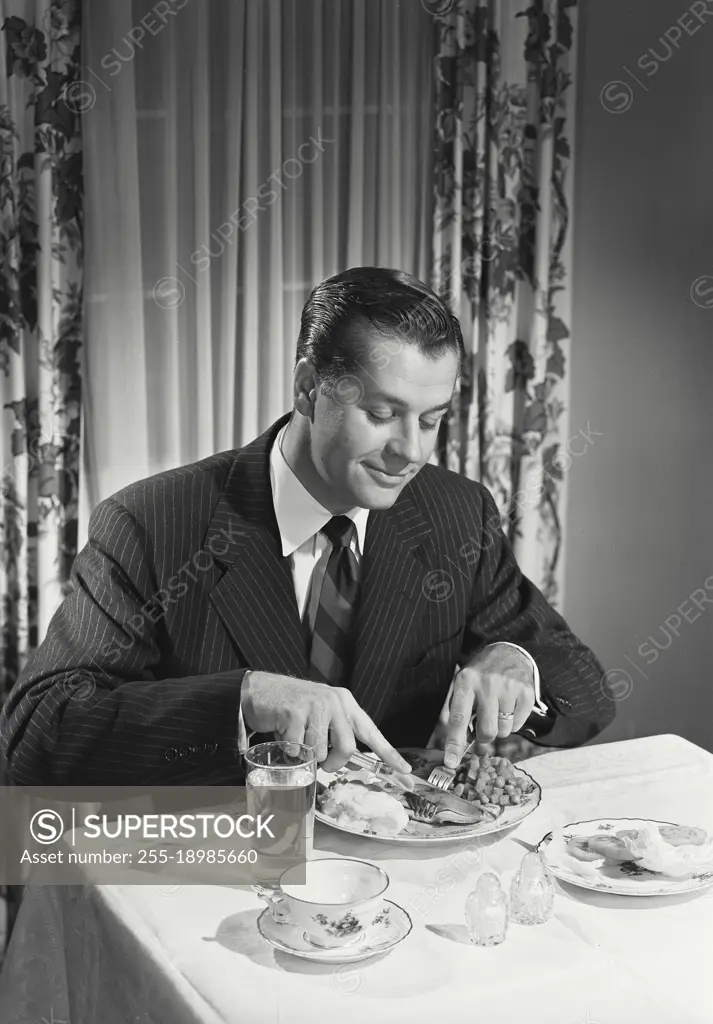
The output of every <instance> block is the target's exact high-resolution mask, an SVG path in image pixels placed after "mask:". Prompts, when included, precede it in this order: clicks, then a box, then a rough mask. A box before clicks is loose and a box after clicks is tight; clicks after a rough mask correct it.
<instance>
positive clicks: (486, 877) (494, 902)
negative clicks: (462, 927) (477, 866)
mask: <svg viewBox="0 0 713 1024" xmlns="http://www.w3.org/2000/svg"><path fill="white" fill-rule="evenodd" d="M465 923H466V926H467V928H468V935H469V936H470V941H471V942H472V943H474V944H475V945H476V946H497V945H498V944H499V943H500V942H502V941H503V940H504V938H505V933H506V931H507V927H508V901H507V896H506V895H505V893H504V892H503V890H502V888H501V886H500V880H499V879H498V877H497V875H494V874H492V872H490V871H488V872H486V873H485V874H483V875H481V876H480V878H479V879H478V881H477V882H476V885H475V889H474V890H473V892H472V893H471V894H470V896H468V898H467V899H466V901H465Z"/></svg>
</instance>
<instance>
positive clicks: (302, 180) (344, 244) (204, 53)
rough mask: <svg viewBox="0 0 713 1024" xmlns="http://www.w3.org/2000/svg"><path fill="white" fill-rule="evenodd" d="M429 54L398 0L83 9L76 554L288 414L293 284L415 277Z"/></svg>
mask: <svg viewBox="0 0 713 1024" xmlns="http://www.w3.org/2000/svg"><path fill="white" fill-rule="evenodd" d="M434 38H435V26H434V20H433V17H432V16H431V15H430V14H429V12H428V11H427V10H425V9H424V7H423V6H422V5H421V4H420V3H417V2H416V3H399V2H396V0H328V2H327V0H201V2H200V3H188V2H187V0H174V2H170V3H163V4H154V5H153V6H151V5H150V4H149V3H147V2H141V3H139V2H136V0H135V2H133V3H132V2H131V0H87V2H86V3H85V7H84V54H85V68H84V89H85V93H86V102H85V110H84V115H83V116H84V125H83V127H84V132H85V150H86V157H85V159H86V179H87V187H86V193H87V200H86V203H87V206H86V250H87V269H86V282H85V288H86V353H85V364H84V372H85V415H86V422H85V434H84V437H85V445H84V475H83V489H82V503H81V513H82V514H81V519H80V542H83V541H84V539H85V537H86V526H87V522H88V514H89V512H90V510H91V508H92V507H93V506H94V505H95V504H96V503H97V502H98V501H99V500H101V499H102V498H104V497H106V496H107V495H108V494H110V493H112V492H113V491H115V490H116V489H117V488H119V487H121V486H123V485H125V484H127V483H129V482H131V481H133V480H137V479H140V478H142V477H145V476H148V475H150V474H153V473H156V472H159V471H161V470H163V469H166V468H169V467H174V466H177V465H180V464H182V463H187V462H191V461H194V460H196V459H200V458H203V457H205V456H207V455H209V454H211V453H213V452H216V451H222V450H226V449H229V448H233V447H237V446H239V445H242V444H245V443H246V442H248V441H250V440H251V439H252V438H253V437H255V436H256V435H257V434H258V433H259V432H260V431H262V430H264V429H265V428H266V427H267V426H268V425H269V423H271V422H272V421H273V420H274V419H275V418H277V417H278V416H279V415H280V414H282V413H283V412H284V411H286V410H287V409H288V408H289V407H290V405H291V373H292V364H293V358H294V348H295V342H296V338H297V333H298V329H299V316H300V312H301V309H302V305H303V304H304V302H305V300H306V298H307V295H308V293H309V291H310V289H311V287H312V286H313V285H314V284H315V283H317V282H318V281H319V280H321V279H323V278H325V277H328V276H329V275H330V274H334V273H337V272H338V271H340V270H343V269H345V268H346V267H349V266H358V265H363V264H375V265H382V266H394V267H400V268H402V269H404V270H406V271H409V272H411V273H414V274H416V275H418V276H419V277H421V278H425V279H427V278H428V277H429V274H430V256H431V237H432V215H433V204H432V201H431V188H432V185H431V183H432V174H431V165H432V150H433V144H432V138H433V136H432V132H433V118H432V107H433V104H432V70H431V69H432V63H433V52H434V51H433V45H434Z"/></svg>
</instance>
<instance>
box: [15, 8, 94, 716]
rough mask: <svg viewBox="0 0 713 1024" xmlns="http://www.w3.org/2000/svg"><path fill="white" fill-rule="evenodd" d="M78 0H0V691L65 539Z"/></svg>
mask: <svg viewBox="0 0 713 1024" xmlns="http://www.w3.org/2000/svg"><path fill="white" fill-rule="evenodd" d="M79 46H80V33H79V0H76V2H75V0H53V2H52V3H50V0H0V389H1V391H2V402H1V404H0V465H1V466H2V476H1V477H0V510H1V512H0V536H1V539H2V558H0V596H1V599H2V606H1V610H0V622H1V624H2V639H1V640H0V644H1V651H0V673H1V675H0V696H2V695H3V694H4V693H6V692H7V691H8V690H9V689H10V687H11V686H12V683H13V682H14V680H15V678H16V676H17V674H18V672H19V670H20V669H21V668H22V666H23V665H24V662H25V660H26V657H27V654H28V651H29V649H30V648H31V647H34V646H36V644H37V642H38V639H41V638H42V637H43V636H44V633H45V632H46V629H47V625H48V623H49V620H50V618H51V617H52V615H53V614H54V612H55V611H56V609H57V606H58V605H59V604H60V602H61V600H62V598H63V597H64V594H65V593H66V591H67V589H68V580H69V573H70V569H71V565H72V562H73V560H74V556H75V554H76V552H77V515H78V498H79V495H78V468H79V448H80V426H81V418H80V400H81V379H80V350H81V329H82V146H81V137H80V118H79V112H78V110H77V106H76V96H75V93H74V90H75V88H76V83H77V79H78V77H79V63H78V62H79Z"/></svg>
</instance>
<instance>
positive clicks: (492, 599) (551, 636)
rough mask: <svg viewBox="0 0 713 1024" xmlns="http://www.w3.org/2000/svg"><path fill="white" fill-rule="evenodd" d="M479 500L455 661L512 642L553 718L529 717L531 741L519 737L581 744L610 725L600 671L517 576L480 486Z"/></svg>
mask: <svg viewBox="0 0 713 1024" xmlns="http://www.w3.org/2000/svg"><path fill="white" fill-rule="evenodd" d="M483 494H484V505H483V520H484V522H483V535H482V544H481V546H480V549H479V551H478V561H477V570H476V576H475V582H474V587H473V596H472V599H471V607H470V615H469V619H468V622H467V624H466V631H465V637H464V643H463V648H462V651H461V657H460V659H459V663H460V664H461V665H462V664H465V663H466V662H467V661H468V658H469V657H472V656H473V655H474V654H475V653H477V652H478V651H479V650H480V649H482V648H483V647H484V646H485V645H486V644H488V643H494V642H496V641H498V640H505V641H509V642H510V643H515V644H518V645H519V646H520V647H522V648H523V649H524V650H525V651H527V652H528V653H529V654H530V655H532V657H533V658H534V660H535V663H536V664H537V667H538V669H539V672H540V688H541V695H542V698H543V701H544V702H545V703H546V704H547V705H548V707H549V708H550V709H551V711H552V712H553V713H554V724H551V722H552V719H542V718H540V719H539V721H537V722H536V721H535V716H533V715H531V716H530V719H529V720H528V722H527V727H529V726H530V725H531V724H532V726H533V729H534V735H532V733H531V732H525V730H523V732H525V734H526V735H527V736H528V738H530V739H533V740H534V742H536V743H539V744H540V745H542V746H548V747H571V746H577V745H579V744H581V743H585V742H586V741H587V740H590V739H592V738H593V737H594V736H596V735H597V734H598V733H600V732H601V731H602V730H603V729H604V728H606V726H607V725H609V724H610V723H611V722H612V721H613V719H614V714H615V712H614V699H613V697H612V695H611V691H610V689H609V687H608V685H607V682H606V677H605V674H604V670H603V668H602V666H601V665H600V664H599V662H598V661H597V659H596V658H595V656H594V654H593V653H592V651H590V650H589V648H588V647H586V646H585V645H584V644H583V643H582V642H581V641H580V640H578V639H577V637H576V636H575V635H574V634H573V633H572V632H571V630H570V629H569V627H568V625H567V623H566V622H565V621H564V619H563V618H562V616H561V615H559V614H558V613H557V612H556V611H555V610H554V608H552V606H551V605H550V604H548V602H547V601H546V600H545V598H544V597H543V595H542V594H541V592H540V591H539V590H538V589H537V587H536V586H535V585H534V584H533V583H531V582H530V580H528V579H527V577H525V576H523V574H522V573H521V572H520V569H519V567H518V565H517V562H516V561H515V556H514V554H513V551H512V548H511V546H510V543H509V542H508V540H507V538H506V536H505V534H504V533H503V532H502V529H501V525H500V513H499V512H498V509H497V506H496V504H495V501H494V500H493V498H492V495H491V494H490V493H489V492H488V491H487V490H485V489H484V488H483ZM543 723H544V724H543ZM546 730H548V731H546Z"/></svg>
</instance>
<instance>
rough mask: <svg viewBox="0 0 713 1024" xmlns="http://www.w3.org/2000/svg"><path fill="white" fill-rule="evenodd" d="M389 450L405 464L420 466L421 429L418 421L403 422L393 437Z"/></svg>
mask: <svg viewBox="0 0 713 1024" xmlns="http://www.w3.org/2000/svg"><path fill="white" fill-rule="evenodd" d="M388 449H389V451H390V452H391V453H392V454H393V455H395V456H398V457H399V458H400V459H403V461H404V462H408V463H411V464H412V465H418V463H419V462H420V461H421V429H420V426H419V423H418V420H416V422H415V423H408V422H406V421H405V420H404V421H402V423H401V424H400V427H399V428H398V429H397V431H396V432H395V433H394V435H393V436H392V437H391V439H390V441H389V446H388Z"/></svg>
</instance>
